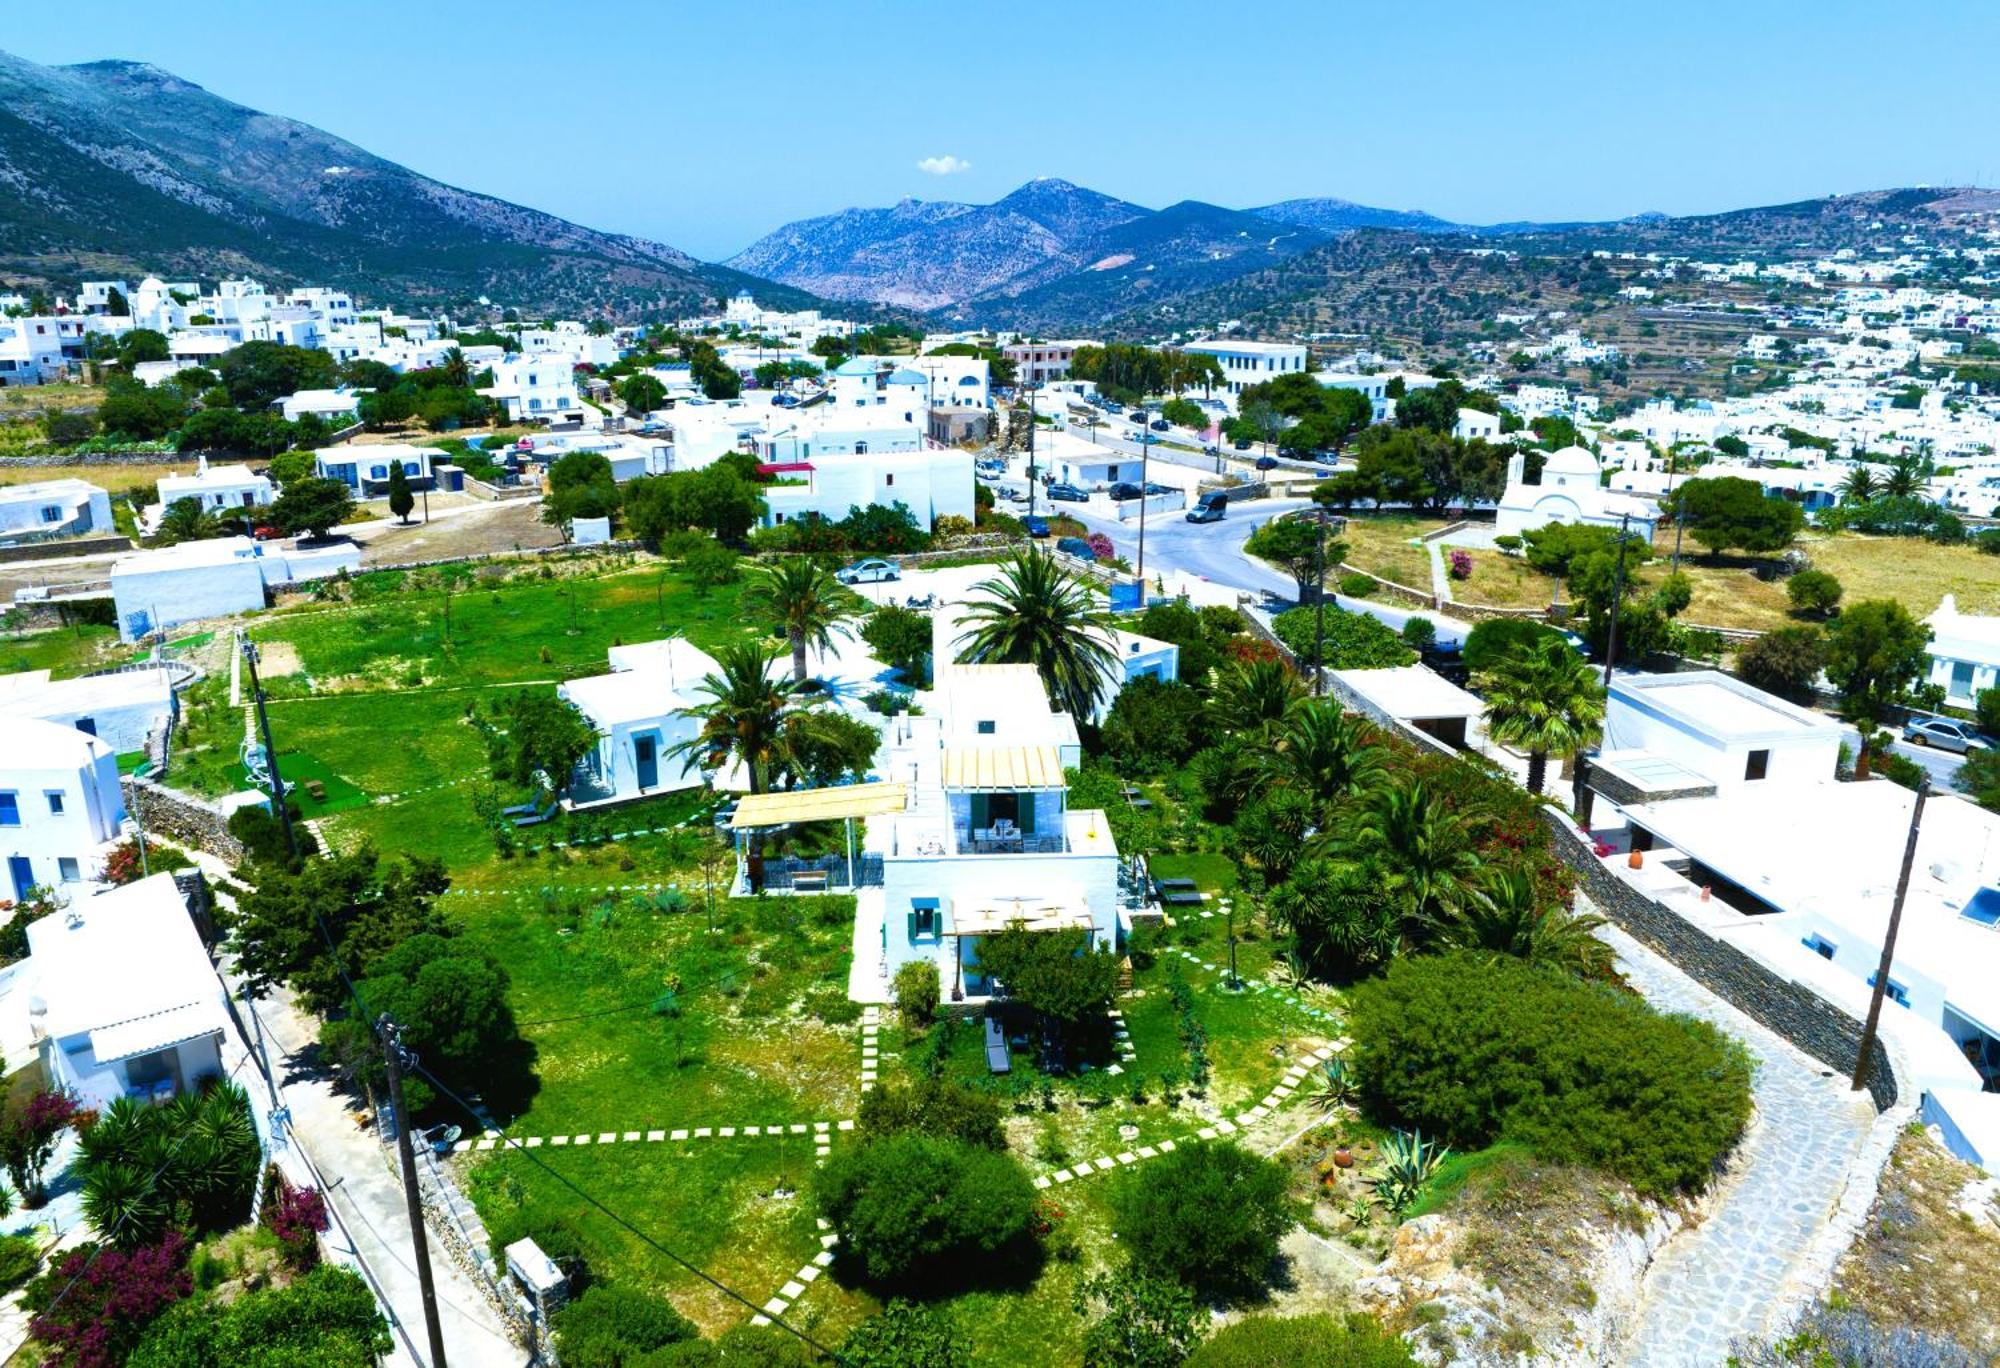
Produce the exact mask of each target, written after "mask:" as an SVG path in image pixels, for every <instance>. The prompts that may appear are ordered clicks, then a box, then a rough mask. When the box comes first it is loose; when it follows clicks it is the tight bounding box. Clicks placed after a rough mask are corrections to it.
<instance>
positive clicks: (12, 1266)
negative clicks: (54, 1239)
mask: <svg viewBox="0 0 2000 1368" xmlns="http://www.w3.org/2000/svg"><path fill="white" fill-rule="evenodd" d="M41 1266H42V1253H41V1248H40V1246H38V1245H37V1244H36V1243H35V1237H34V1236H32V1235H0V1292H4V1291H7V1290H8V1289H10V1288H15V1287H19V1286H20V1285H21V1284H22V1283H24V1282H26V1281H27V1280H28V1279H30V1278H32V1277H34V1276H35V1270H36V1269H38V1268H40V1267H41Z"/></svg>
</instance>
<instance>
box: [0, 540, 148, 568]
mask: <svg viewBox="0 0 2000 1368" xmlns="http://www.w3.org/2000/svg"><path fill="white" fill-rule="evenodd" d="M131 549H132V539H131V538H130V537H77V538H74V539H72V540H70V541H45V542H27V543H25V544H24V545H21V546H0V564H7V563H10V562H13V561H38V560H55V559H57V558H59V557H63V556H100V555H103V554H105V553H106V552H111V551H130V550H131Z"/></svg>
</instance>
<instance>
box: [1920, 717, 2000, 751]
mask: <svg viewBox="0 0 2000 1368" xmlns="http://www.w3.org/2000/svg"><path fill="white" fill-rule="evenodd" d="M1903 739H1904V740H1905V741H1907V742H1909V743H1910V744H1911V745H1913V746H1936V747H1937V748H1938V749H1939V750H1947V751H1957V752H1958V753H1959V754H1961V755H1963V754H1965V753H1967V752H1969V751H1976V750H1990V749H1992V743H1991V742H1990V741H1988V740H1987V739H1986V738H1985V737H1983V736H1981V735H1980V734H1979V731H1978V729H1977V728H1975V727H1974V726H1973V725H1972V724H1971V723H1970V722H1960V721H1958V720H1957V719H1955V718H1950V717H1913V718H1911V719H1910V720H1909V721H1907V722H1905V723H1904V724H1903Z"/></svg>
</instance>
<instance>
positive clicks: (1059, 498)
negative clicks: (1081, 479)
mask: <svg viewBox="0 0 2000 1368" xmlns="http://www.w3.org/2000/svg"><path fill="white" fill-rule="evenodd" d="M1049 497H1050V498H1051V499H1054V500H1055V501H1056V502H1058V503H1089V502H1090V491H1089V490H1087V489H1085V488H1083V487H1082V486H1080V485H1073V484H1052V485H1050V486H1049Z"/></svg>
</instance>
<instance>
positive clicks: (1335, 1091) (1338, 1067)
mask: <svg viewBox="0 0 2000 1368" xmlns="http://www.w3.org/2000/svg"><path fill="white" fill-rule="evenodd" d="M1319 1073H1320V1076H1319V1086H1318V1089H1317V1090H1316V1091H1315V1092H1314V1094H1313V1100H1314V1101H1316V1102H1318V1103H1319V1104H1320V1106H1322V1107H1324V1108H1326V1110H1328V1111H1335V1110H1338V1109H1339V1108H1341V1107H1344V1106H1346V1105H1347V1104H1348V1103H1349V1102H1351V1101H1353V1100H1354V1071H1353V1070H1352V1069H1349V1068H1348V1067H1347V1061H1346V1060H1344V1059H1342V1058H1340V1057H1339V1056H1337V1055H1336V1056H1335V1057H1334V1058H1332V1059H1329V1060H1327V1061H1326V1063H1324V1064H1322V1065H1320V1066H1319Z"/></svg>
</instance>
